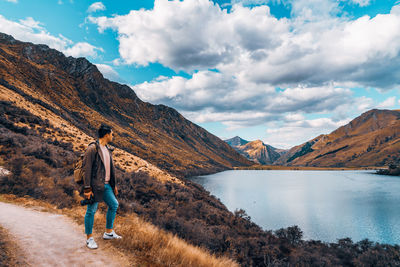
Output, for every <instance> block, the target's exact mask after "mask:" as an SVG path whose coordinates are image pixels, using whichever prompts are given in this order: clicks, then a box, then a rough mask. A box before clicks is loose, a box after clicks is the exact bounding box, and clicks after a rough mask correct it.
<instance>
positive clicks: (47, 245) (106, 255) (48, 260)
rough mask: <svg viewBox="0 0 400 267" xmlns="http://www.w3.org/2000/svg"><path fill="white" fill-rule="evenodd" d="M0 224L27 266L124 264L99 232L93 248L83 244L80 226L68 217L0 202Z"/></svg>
mask: <svg viewBox="0 0 400 267" xmlns="http://www.w3.org/2000/svg"><path fill="white" fill-rule="evenodd" d="M0 225H2V226H3V227H4V228H6V229H7V230H8V232H9V233H10V235H11V237H13V238H15V242H16V243H17V244H18V246H19V247H20V248H21V250H22V251H21V254H23V255H24V256H25V258H26V261H27V262H28V263H29V264H30V265H31V266H119V267H121V266H127V265H128V261H127V260H126V259H124V258H123V256H122V255H121V254H119V253H115V251H114V252H113V253H112V252H110V250H109V249H108V248H109V247H110V246H108V244H107V243H106V242H118V241H117V240H112V241H110V240H107V241H106V240H102V239H101V235H100V234H99V235H95V236H94V237H95V241H96V242H97V244H98V245H99V248H98V249H96V250H90V249H88V248H87V247H86V242H85V241H86V236H85V234H84V229H83V228H82V227H80V226H78V225H77V224H76V223H75V222H73V220H72V219H70V218H68V217H66V216H63V215H60V214H53V213H49V212H42V211H38V210H34V209H32V208H25V207H21V206H17V205H13V204H9V203H4V202H0Z"/></svg>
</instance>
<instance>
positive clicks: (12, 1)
mask: <svg viewBox="0 0 400 267" xmlns="http://www.w3.org/2000/svg"><path fill="white" fill-rule="evenodd" d="M6 1H7V2H10V3H18V0H6Z"/></svg>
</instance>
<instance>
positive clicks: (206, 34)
mask: <svg viewBox="0 0 400 267" xmlns="http://www.w3.org/2000/svg"><path fill="white" fill-rule="evenodd" d="M274 1H278V0H274ZM354 1H355V2H357V3H355V4H357V5H360V6H365V5H367V4H368V3H369V1H365V0H354ZM233 2H236V1H233ZM263 2H267V1H261V0H260V1H257V0H249V1H240V3H233V4H232V8H231V9H230V11H229V12H228V11H227V10H225V9H221V8H220V6H219V5H216V4H214V3H213V2H211V1H208V0H183V1H168V0H155V2H154V8H153V9H150V10H144V9H142V10H133V11H131V12H130V13H129V14H127V15H115V16H112V17H105V16H102V17H93V16H89V17H88V20H89V21H90V22H92V23H95V24H96V25H97V26H98V30H99V31H100V32H103V31H104V30H106V29H112V30H114V31H116V32H117V33H118V41H119V52H120V59H119V60H118V64H132V65H143V66H146V65H148V64H149V63H153V62H158V63H161V64H162V65H164V66H166V67H169V68H172V69H174V70H176V71H179V70H183V71H186V72H187V73H189V74H192V78H184V77H179V76H176V77H171V78H165V77H161V78H160V79H158V80H157V79H155V80H153V81H148V82H145V83H142V84H137V85H135V86H132V88H133V89H134V90H135V92H136V93H137V94H138V95H139V97H141V98H143V99H144V100H146V101H151V102H155V103H163V104H166V105H169V106H172V107H174V108H177V109H178V110H179V111H181V112H182V113H183V114H184V115H187V116H188V117H189V118H190V119H192V120H194V121H195V122H207V121H221V122H223V123H224V124H225V125H228V126H229V127H230V128H231V129H233V128H237V127H243V126H249V125H256V124H259V123H265V122H270V121H273V120H277V119H285V116H289V117H287V118H286V119H290V116H292V117H293V115H288V114H295V113H299V112H300V113H305V114H308V113H321V112H324V113H331V114H332V113H333V115H332V118H331V120H332V121H333V122H335V123H336V122H338V121H342V120H344V119H346V118H347V117H348V114H349V112H350V111H352V112H355V113H357V112H360V111H364V110H365V109H368V108H371V107H373V106H374V105H373V104H374V103H373V100H372V99H370V98H366V97H364V98H363V97H361V98H354V97H353V95H352V92H351V90H350V89H348V88H352V87H364V88H370V87H374V88H378V89H380V90H388V89H391V88H394V87H396V86H398V85H399V81H400V56H399V55H400V31H399V30H398V29H399V28H400V7H393V8H392V10H391V12H390V13H389V14H379V15H377V16H375V17H369V16H363V17H360V18H358V19H354V20H352V19H350V18H349V17H346V16H342V17H339V16H337V15H338V14H340V13H341V10H340V8H341V7H340V6H341V5H340V1H336V0H318V1H317V0H298V1H292V0H286V1H283V0H282V2H284V3H285V4H287V3H288V4H290V5H291V8H292V9H291V10H292V18H291V19H287V18H282V19H277V18H275V17H273V16H272V15H271V14H270V10H269V7H268V6H266V5H263V4H264V3H263ZM257 3H258V4H260V6H257V7H246V5H248V4H249V5H254V4H255V5H257ZM211 69H216V70H217V71H216V72H214V71H211ZM275 88H281V90H280V91H276V90H275ZM294 117H295V116H294ZM303 121H304V120H303ZM317 122H319V121H315V122H313V123H314V124H315V123H317ZM325 123H327V121H325ZM328 125H331V126H332V127H333V124H328ZM288 127H289V126H288ZM308 127H309V128H310V129H315V131H317V130H318V127H317V126H315V125H314V126H313V125H311V124H310V125H309V126H308ZM309 128H307V127H306V128H304V129H303V128H302V129H303V130H302V131H304V134H306V133H308V134H311V132H310V131H311V130H308V129H309ZM283 129H286V130H288V131H289V130H290V129H289V128H283ZM321 129H322V128H320V129H319V130H321ZM311 136H312V135H311ZM277 137H278V135H277Z"/></svg>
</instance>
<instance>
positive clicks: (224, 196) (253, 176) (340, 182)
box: [192, 170, 400, 244]
mask: <svg viewBox="0 0 400 267" xmlns="http://www.w3.org/2000/svg"><path fill="white" fill-rule="evenodd" d="M192 180H193V181H195V182H197V183H199V184H202V185H203V186H204V187H205V188H206V189H207V190H208V191H210V192H211V194H213V195H215V196H217V197H218V198H220V199H221V201H222V202H223V203H224V204H225V205H226V206H227V208H228V209H230V210H231V211H234V210H235V209H239V208H242V209H244V210H246V212H247V214H248V215H250V216H251V218H252V220H253V221H254V222H255V223H257V224H258V225H260V226H262V227H263V228H264V229H268V230H276V229H279V228H282V227H288V226H292V225H298V226H299V227H300V228H301V229H302V230H303V232H304V239H318V240H323V241H326V242H336V241H337V239H339V238H344V237H351V238H352V239H353V241H355V242H357V241H359V240H362V239H364V238H369V239H370V240H373V241H377V242H380V243H389V244H395V243H397V244H399V243H400V226H399V225H400V224H399V222H400V212H399V210H400V209H399V205H400V179H399V178H398V177H386V176H379V175H375V174H373V172H371V171H259V170H257V171H248V170H246V171H226V172H222V173H217V174H214V175H209V176H201V177H193V178H192Z"/></svg>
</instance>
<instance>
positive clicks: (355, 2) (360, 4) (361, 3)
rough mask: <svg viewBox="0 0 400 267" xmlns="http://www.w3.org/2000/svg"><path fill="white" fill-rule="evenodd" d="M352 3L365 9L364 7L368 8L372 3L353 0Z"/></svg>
mask: <svg viewBox="0 0 400 267" xmlns="http://www.w3.org/2000/svg"><path fill="white" fill-rule="evenodd" d="M351 2H353V3H354V4H357V5H359V6H361V7H363V6H368V5H369V4H370V2H371V1H370V0H351Z"/></svg>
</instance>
